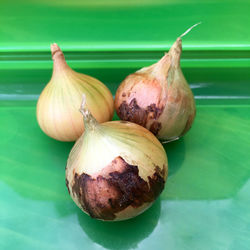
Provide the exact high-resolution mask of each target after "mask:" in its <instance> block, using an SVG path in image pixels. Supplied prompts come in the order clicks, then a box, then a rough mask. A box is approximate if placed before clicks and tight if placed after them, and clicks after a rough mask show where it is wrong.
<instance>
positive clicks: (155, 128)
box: [149, 122, 161, 135]
mask: <svg viewBox="0 0 250 250" xmlns="http://www.w3.org/2000/svg"><path fill="white" fill-rule="evenodd" d="M160 129H161V123H160V122H153V123H152V124H151V126H150V129H149V130H150V131H151V132H152V133H153V134H154V135H157V134H158V132H159V131H160Z"/></svg>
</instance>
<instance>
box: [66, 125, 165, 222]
mask: <svg viewBox="0 0 250 250" xmlns="http://www.w3.org/2000/svg"><path fill="white" fill-rule="evenodd" d="M167 171H168V163H167V156H166V153H165V150H164V148H163V147H162V145H161V143H160V142H159V141H158V140H157V139H156V137H155V136H154V135H153V134H152V133H151V132H149V131H148V130H147V129H145V128H143V127H141V126H139V125H137V124H134V123H130V122H123V121H112V122H106V123H103V124H98V125H95V126H92V128H90V129H86V130H85V133H84V134H83V135H82V136H81V137H80V138H79V139H78V140H77V141H76V143H75V145H74V147H73V149H72V151H71V153H70V155H69V158H68V162H67V167H66V185H67V187H68V191H69V193H70V195H71V197H72V199H73V200H74V202H75V203H76V204H77V205H78V206H79V207H80V208H81V209H82V210H83V211H84V212H86V213H87V214H89V215H90V216H91V217H93V218H96V219H100V220H109V221H118V220H126V219H129V218H132V217H135V216H137V215H138V214H140V213H142V212H143V211H145V210H146V209H147V208H149V207H150V206H151V205H152V203H153V202H154V201H155V199H156V198H157V197H158V196H159V194H160V193H161V192H162V190H163V188H164V185H165V181H166V178H167Z"/></svg>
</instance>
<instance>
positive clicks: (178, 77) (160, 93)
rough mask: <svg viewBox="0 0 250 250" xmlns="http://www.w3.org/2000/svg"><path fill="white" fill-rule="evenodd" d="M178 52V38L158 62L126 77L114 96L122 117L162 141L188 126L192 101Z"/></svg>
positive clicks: (167, 139)
mask: <svg viewBox="0 0 250 250" xmlns="http://www.w3.org/2000/svg"><path fill="white" fill-rule="evenodd" d="M181 51H182V42H181V39H180V38H178V39H177V40H176V42H175V43H174V44H173V46H172V47H171V49H170V51H169V52H168V53H166V54H165V55H164V56H163V57H162V58H161V59H160V61H158V62H157V63H155V64H153V65H151V66H149V67H145V68H142V69H140V70H138V71H137V72H135V73H133V74H131V75H129V76H128V77H126V79H125V80H124V81H123V82H122V83H121V85H120V86H119V88H118V90H117V92H116V96H115V109H116V112H117V114H118V116H119V117H120V119H121V120H125V121H131V122H135V123H137V124H139V125H141V126H143V127H145V128H147V129H148V130H150V131H151V132H152V133H153V134H154V135H156V136H157V137H158V138H159V139H161V140H165V141H171V140H175V139H178V138H179V137H181V136H183V135H184V134H185V133H186V132H187V131H188V130H189V129H190V128H191V125H192V123H193V120H194V117H195V113H196V109H195V101H194V96H193V93H192V91H191V89H190V87H189V85H188V83H187V81H186V80H185V77H184V76H183V73H182V70H181V68H180V56H181Z"/></svg>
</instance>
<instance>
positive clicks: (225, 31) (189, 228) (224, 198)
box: [0, 0, 250, 250]
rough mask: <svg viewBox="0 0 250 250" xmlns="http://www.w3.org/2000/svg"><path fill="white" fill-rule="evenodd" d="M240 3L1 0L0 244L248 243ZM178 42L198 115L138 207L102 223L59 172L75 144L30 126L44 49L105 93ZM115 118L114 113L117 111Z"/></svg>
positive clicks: (248, 162) (46, 63) (248, 47)
mask: <svg viewBox="0 0 250 250" xmlns="http://www.w3.org/2000/svg"><path fill="white" fill-rule="evenodd" d="M249 8H250V4H249V1H240V2H235V1H212V0H210V1H203V2H202V3H200V1H197V0H190V1H173V0H171V1H163V0H154V1H151V0H143V1H139V0H134V1H129V0H127V1H114V0H105V1H84V2H83V3H81V1H77V0H72V1H59V0H58V1H57V0H56V1H47V0H46V1H39V2H37V1H35V0H25V1H17V0H14V1H12V2H7V1H1V2H0V249H4V250H5V249H24V250H29V249H32V250H33V249H65V250H66V249H67V250H68V249H124V250H125V249H143V250H144V249H146V250H147V249H149V250H151V249H164V250H165V249H169V250H173V249H180V250H183V249H190V250H193V249H199V250H200V249H205V250H206V249H207V250H210V249H220V250H222V249H223V250H224V249H225V250H226V249H230V250H234V249H235V250H239V249H240V250H245V249H249V245H250V238H249V235H250V195H249V194H250V157H249V152H250V144H249V140H250V129H249V128H250V33H249V24H250V17H249ZM198 21H202V22H203V24H202V25H200V26H199V27H197V28H196V29H195V30H193V31H192V32H191V33H190V34H189V35H187V36H186V37H185V38H184V39H183V57H182V61H181V63H182V67H183V72H184V74H185V76H186V78H187V80H188V82H189V83H190V86H191V88H192V90H193V92H194V94H195V97H196V103H197V117H196V120H195V123H194V125H193V128H192V129H191V131H190V132H189V133H188V134H187V135H186V136H185V137H184V138H182V139H181V140H179V141H176V142H172V143H169V144H167V145H165V146H164V147H165V149H166V151H167V154H168V158H169V178H168V181H167V184H166V188H165V190H164V192H163V193H162V195H161V196H160V198H159V199H158V200H157V201H156V202H155V204H154V205H153V207H151V208H150V209H149V210H148V211H146V212H145V213H144V214H142V215H140V216H138V217H137V218H135V219H132V220H128V221H124V222H116V223H112V222H101V221H96V220H93V219H91V218H89V217H88V216H87V215H85V214H84V213H82V212H81V211H80V209H78V208H77V207H76V205H75V204H74V203H73V201H72V200H71V198H70V197H69V195H68V193H67V188H66V186H65V180H64V174H65V172H64V171H65V166H66V160H67V156H68V153H69V151H70V149H71V147H72V145H73V143H62V142H57V141H55V140H53V139H50V138H48V137H47V136H46V135H44V134H43V133H42V132H41V130H40V129H39V127H38V125H37V122H36V117H35V104H36V99H37V97H38V95H39V93H40V92H41V90H42V89H43V87H44V86H45V84H46V83H47V82H48V81H49V78H50V75H51V69H52V62H51V59H50V53H49V44H50V43H51V42H54V41H57V42H58V43H59V44H60V45H61V47H62V48H63V49H64V51H65V56H66V58H67V60H68V62H69V64H70V66H72V67H73V68H74V69H76V70H77V71H80V72H84V73H87V74H91V75H93V76H95V77H98V78H99V79H100V80H102V81H103V82H104V83H105V84H106V85H107V86H108V87H109V88H110V89H111V90H112V92H113V94H114V93H115V90H116V88H117V86H118V85H119V83H120V82H121V81H122V79H124V77H125V76H126V75H128V74H129V73H131V72H133V71H135V70H136V69H138V68H140V67H142V66H146V65H150V64H151V63H154V62H155V61H156V60H157V59H159V58H160V57H161V55H163V52H164V51H165V50H166V49H168V48H169V47H170V46H171V44H172V42H173V41H174V40H175V39H176V37H177V36H178V35H179V34H181V33H182V32H184V31H185V29H186V28H188V27H189V26H191V25H192V24H194V23H196V22H198ZM115 119H116V117H115Z"/></svg>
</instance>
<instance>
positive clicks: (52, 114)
mask: <svg viewBox="0 0 250 250" xmlns="http://www.w3.org/2000/svg"><path fill="white" fill-rule="evenodd" d="M51 52H52V58H53V61H54V66H53V74H52V78H51V80H50V81H49V83H48V84H47V85H46V87H45V88H44V89H43V91H42V93H41V95H40V97H39V99H38V102H37V112H36V113H37V120H38V124H39V126H40V128H41V129H42V130H43V132H44V133H45V134H47V135H48V136H50V137H52V138H54V139H56V140H60V141H75V140H77V139H78V138H79V137H80V136H81V134H82V133H83V132H84V124H83V119H82V115H81V114H80V112H79V106H80V104H81V101H82V94H83V93H84V94H85V95H86V99H87V106H88V107H89V109H90V111H91V112H92V114H93V116H94V117H95V118H96V119H97V121H99V122H105V121H109V120H111V119H112V117H113V113H114V101H113V96H112V94H111V92H110V91H109V89H108V88H107V87H106V86H105V85H104V84H103V83H102V82H100V81H99V80H97V79H95V78H93V77H91V76H88V75H85V74H81V73H77V72H75V71H74V70H72V69H71V68H70V67H69V66H68V65H67V63H66V61H65V58H64V55H63V53H62V51H61V49H60V48H59V47H58V45H57V44H52V45H51Z"/></svg>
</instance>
